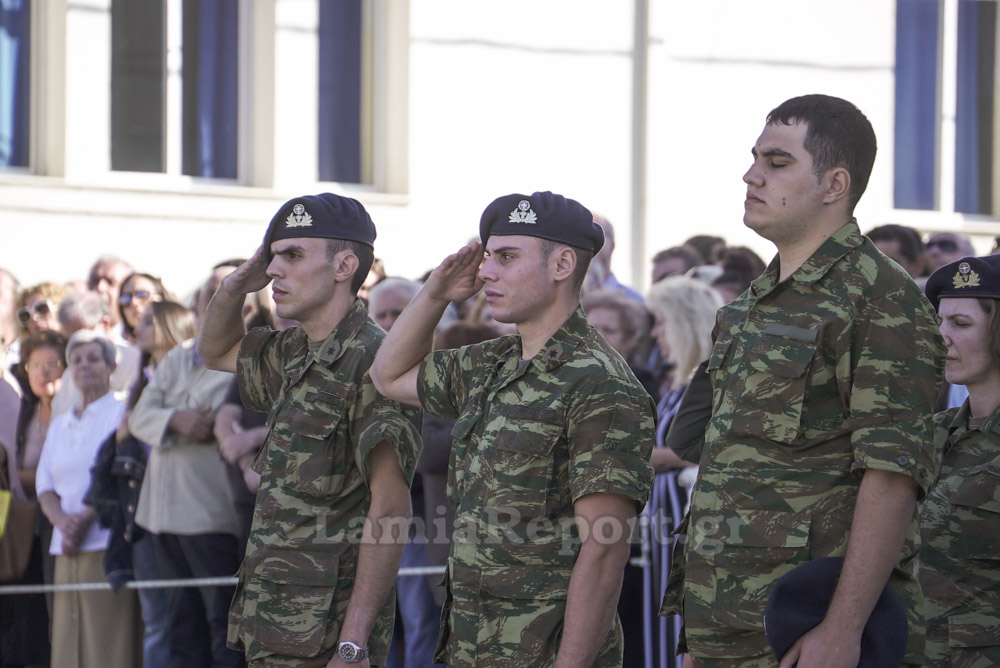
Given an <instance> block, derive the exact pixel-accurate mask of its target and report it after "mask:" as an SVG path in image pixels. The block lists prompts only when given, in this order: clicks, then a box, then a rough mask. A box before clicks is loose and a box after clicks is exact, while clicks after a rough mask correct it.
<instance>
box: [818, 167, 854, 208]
mask: <svg viewBox="0 0 1000 668" xmlns="http://www.w3.org/2000/svg"><path fill="white" fill-rule="evenodd" d="M824 178H825V179H826V183H825V185H826V193H825V194H824V197H823V201H824V202H825V203H827V204H833V203H834V202H836V201H837V200H839V199H841V198H844V197H847V194H848V193H849V192H850V190H851V173H850V172H848V171H847V170H846V169H844V168H843V167H834V168H833V169H831V170H830V171H828V172H827V173H826V176H825V177H824Z"/></svg>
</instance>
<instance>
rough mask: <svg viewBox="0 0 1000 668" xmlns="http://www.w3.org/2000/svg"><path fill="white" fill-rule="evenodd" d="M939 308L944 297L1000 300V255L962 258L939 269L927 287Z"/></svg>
mask: <svg viewBox="0 0 1000 668" xmlns="http://www.w3.org/2000/svg"><path fill="white" fill-rule="evenodd" d="M924 292H925V293H926V294H927V298H928V299H930V300H931V304H933V305H934V308H935V309H936V308H937V307H938V303H939V302H940V301H941V298H942V297H985V298H987V299H1000V255H987V256H986V257H963V258H962V259H961V260H958V261H957V262H952V263H951V264H946V265H944V266H943V267H939V268H938V270H937V271H935V272H934V273H933V274H931V277H930V278H928V279H927V283H926V284H925V285H924Z"/></svg>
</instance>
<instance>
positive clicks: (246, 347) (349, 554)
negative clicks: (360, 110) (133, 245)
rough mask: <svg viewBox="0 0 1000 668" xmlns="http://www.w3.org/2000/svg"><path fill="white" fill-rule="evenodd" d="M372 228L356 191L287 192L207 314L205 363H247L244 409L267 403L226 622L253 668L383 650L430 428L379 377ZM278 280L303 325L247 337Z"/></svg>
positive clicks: (344, 659) (283, 304)
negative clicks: (250, 302) (377, 383)
mask: <svg viewBox="0 0 1000 668" xmlns="http://www.w3.org/2000/svg"><path fill="white" fill-rule="evenodd" d="M374 241H375V226H374V224H373V223H372V221H371V218H370V217H369V216H368V213H367V212H366V211H365V209H364V207H363V206H362V205H361V203H360V202H358V201H356V200H353V199H350V198H347V197H341V196H338V195H333V194H330V193H323V194H320V195H316V196H304V197H296V198H294V199H292V200H289V201H288V202H286V203H285V204H284V205H283V206H282V207H281V208H280V209H279V210H278V212H277V213H276V214H275V216H274V218H273V219H272V220H271V224H270V227H269V228H268V231H267V235H266V237H265V240H264V244H263V245H262V246H261V247H260V248H259V249H257V251H256V253H254V255H253V257H251V258H250V259H249V260H248V261H247V262H246V263H245V264H244V265H242V266H241V267H239V268H238V269H236V271H234V272H233V273H231V274H229V275H228V276H227V277H226V278H225V279H224V280H223V281H222V285H221V286H220V287H219V290H218V292H217V293H216V295H215V297H214V298H213V300H212V302H211V304H210V305H209V308H208V312H207V313H206V315H205V322H204V323H203V325H202V329H201V333H200V336H199V339H198V353H199V354H200V355H201V356H202V358H203V359H204V360H205V363H206V364H208V365H209V366H212V367H213V368H216V369H224V370H227V371H235V372H236V373H237V375H238V379H239V386H240V393H241V395H242V397H243V399H244V402H245V403H246V405H247V407H248V408H251V409H253V410H257V411H262V412H267V413H268V414H269V416H268V426H269V428H270V431H269V433H268V436H267V440H265V442H264V444H263V446H262V448H261V450H260V453H259V454H258V456H257V458H256V460H255V462H254V464H253V466H254V470H256V471H257V472H258V473H260V475H261V481H260V489H259V490H258V492H257V501H256V505H255V507H254V516H253V524H252V527H251V530H250V539H249V543H248V545H247V554H246V559H245V560H244V562H243V566H242V568H241V570H240V582H239V586H238V588H237V592H236V596H235V598H234V600H233V604H232V608H231V610H230V623H229V644H230V646H231V647H233V648H234V649H240V650H243V651H245V652H246V655H247V658H248V660H249V663H250V665H251V666H269V667H270V666H339V665H343V664H344V663H352V664H357V665H359V666H367V665H369V663H370V664H371V665H383V664H384V663H385V656H386V651H387V648H388V643H389V638H390V636H391V633H392V624H393V619H394V613H395V597H394V596H393V580H394V578H395V576H396V571H397V570H398V568H399V562H400V558H401V556H402V552H403V547H404V542H405V537H406V529H407V521H408V519H409V516H410V492H409V484H410V481H411V480H412V477H413V472H414V468H415V465H416V460H417V457H418V455H419V450H420V435H419V427H418V424H419V417H418V414H417V413H416V411H412V410H409V409H408V410H406V411H405V412H404V411H403V410H401V408H400V406H399V405H398V404H396V403H395V402H392V401H390V400H388V399H385V398H384V397H382V396H380V395H379V394H378V392H377V391H376V390H375V387H374V386H373V385H372V383H371V380H370V378H369V377H368V368H369V366H370V365H371V362H372V359H373V358H374V356H375V351H376V350H377V349H378V347H379V344H380V343H381V341H382V338H383V337H384V336H385V333H384V332H383V331H382V329H381V328H380V327H378V325H376V324H375V323H374V322H373V321H372V319H371V318H369V317H368V312H367V309H366V308H365V305H364V303H363V302H362V301H361V300H360V299H358V298H357V292H358V288H359V287H360V286H361V284H362V283H363V281H364V280H365V278H366V277H367V275H368V270H369V267H371V263H372V257H373V247H372V244H373V242H374ZM272 281H273V285H272V290H273V292H274V302H275V306H276V310H277V314H278V315H279V316H280V317H282V318H285V319H287V320H296V321H298V323H299V324H300V326H299V327H291V328H290V329H287V330H285V331H280V332H279V331H274V330H272V329H270V328H260V329H255V330H253V331H251V332H250V333H248V334H244V327H243V318H242V308H243V302H244V298H245V296H246V295H247V294H248V293H251V292H256V291H257V290H260V289H262V288H264V287H265V286H266V285H267V284H268V283H270V282H272Z"/></svg>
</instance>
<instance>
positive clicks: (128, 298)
mask: <svg viewBox="0 0 1000 668" xmlns="http://www.w3.org/2000/svg"><path fill="white" fill-rule="evenodd" d="M152 296H153V293H152V292H150V291H149V290H136V291H135V292H123V293H122V296H121V297H119V298H118V303H119V304H121V305H122V306H128V305H129V304H131V303H132V302H133V301H134V302H136V303H139V302H146V301H149V299H150V298H151V297H152Z"/></svg>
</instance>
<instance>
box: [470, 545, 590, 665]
mask: <svg viewBox="0 0 1000 668" xmlns="http://www.w3.org/2000/svg"><path fill="white" fill-rule="evenodd" d="M572 573H573V571H572V569H568V568H553V567H551V566H544V565H539V566H492V567H489V566H488V567H484V568H483V569H482V580H481V587H482V595H481V597H480V601H479V628H478V637H477V639H476V659H477V665H484V666H493V665H497V666H500V665H504V666H537V665H547V661H546V659H548V660H549V661H550V660H551V657H553V656H555V654H556V648H557V645H558V640H559V636H560V634H561V632H562V627H563V618H564V617H565V614H566V596H567V593H568V591H569V579H570V576H571V575H572Z"/></svg>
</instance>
